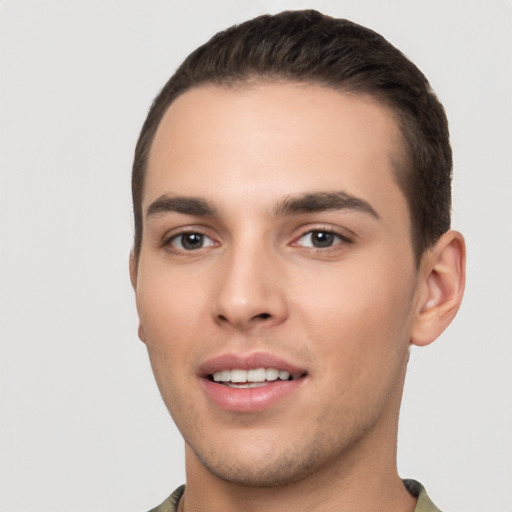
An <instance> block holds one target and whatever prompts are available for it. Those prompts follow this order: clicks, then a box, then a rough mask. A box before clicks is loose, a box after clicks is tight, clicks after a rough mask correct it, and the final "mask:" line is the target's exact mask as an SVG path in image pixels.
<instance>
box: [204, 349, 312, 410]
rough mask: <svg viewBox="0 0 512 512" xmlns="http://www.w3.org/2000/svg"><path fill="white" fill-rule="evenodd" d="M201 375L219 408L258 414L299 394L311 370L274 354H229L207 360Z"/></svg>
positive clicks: (213, 402)
mask: <svg viewBox="0 0 512 512" xmlns="http://www.w3.org/2000/svg"><path fill="white" fill-rule="evenodd" d="M198 377H199V382H200V383H201V387H202V388H203V390H204V392H205V396H206V397H207V399H208V401H209V402H210V403H211V405H212V406H214V407H215V408H220V409H223V410H224V411H231V412H236V413H256V412H259V411H263V410H266V409H269V408H272V407H273V406H275V405H277V404H278V403H283V401H288V400H290V399H291V397H292V396H296V393H298V392H299V390H300V389H302V388H303V386H304V385H307V384H306V383H307V381H308V380H309V379H308V377H309V372H308V371H307V370H306V368H305V367H302V368H301V367H300V366H296V365H294V364H292V363H291V362H289V361H287V360H285V359H282V358H280V357H276V356H274V355H273V354H270V353H262V352H256V353H251V354H236V353H226V354H222V355H219V356H217V357H214V358H212V359H209V360H207V361H205V362H204V363H203V364H202V365H201V366H200V368H199V371H198Z"/></svg>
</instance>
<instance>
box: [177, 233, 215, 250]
mask: <svg viewBox="0 0 512 512" xmlns="http://www.w3.org/2000/svg"><path fill="white" fill-rule="evenodd" d="M168 244H169V245H171V246H172V247H173V248H175V249H178V250H181V251H195V250H197V249H203V248H204V247H212V246H214V245H215V242H214V241H213V240H212V239H211V238H210V237H209V236H206V235H203V234H202V233H194V232H190V233H181V234H180V235H176V236H173V237H172V238H171V239H170V240H169V242H168Z"/></svg>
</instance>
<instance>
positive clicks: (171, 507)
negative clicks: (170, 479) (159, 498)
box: [149, 485, 185, 512]
mask: <svg viewBox="0 0 512 512" xmlns="http://www.w3.org/2000/svg"><path fill="white" fill-rule="evenodd" d="M184 492H185V486H184V485H181V486H180V487H178V488H177V489H176V490H175V491H174V492H173V493H172V494H171V495H170V496H169V497H168V498H167V499H166V500H165V501H164V502H163V503H161V504H160V505H158V507H155V508H152V509H151V510H150V511H149V512H177V510H178V503H179V502H180V499H181V497H182V496H183V493H184Z"/></svg>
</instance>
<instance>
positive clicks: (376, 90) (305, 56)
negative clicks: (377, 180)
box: [132, 11, 452, 262]
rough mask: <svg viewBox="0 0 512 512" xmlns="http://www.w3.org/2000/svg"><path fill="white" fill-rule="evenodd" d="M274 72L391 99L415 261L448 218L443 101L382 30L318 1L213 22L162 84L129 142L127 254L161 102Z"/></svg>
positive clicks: (139, 230)
mask: <svg viewBox="0 0 512 512" xmlns="http://www.w3.org/2000/svg"><path fill="white" fill-rule="evenodd" d="M272 80H287V81H290V82H298V83H304V84H318V85H322V86H326V87H330V88H332V89H334V90H337V91H344V92H350V93H354V94H364V95H369V96H371V97H373V98H374V99H375V100H376V101H378V102H380V103H382V104H383V105H386V106H387V107H388V108H389V109H390V111H391V113H392V114H393V116H394V117H395V119H396V122H397V124H398V126H399V128H400V133H401V144H402V148H403V151H402V152H401V154H400V155H397V160H396V162H395V178H396V180H397V183H398V184H399V186H400V188H401V189H402V192H403V193H404V195H405V198H406V200H407V204H408V207H409V214H410V218H411V243H412V245H413V248H414V252H415V257H416V261H417V262H418V261H419V258H420V257H421V255H422V253H423V252H424V251H425V250H426V249H428V248H429V247H431V246H432V244H433V243H435V241H436V240H438V238H439V237H440V236H441V235H442V234H443V233H444V232H446V231H447V230H448V229H449V227H450V210H451V172H452V153H451V147H450V143H449V132H448V122H447V119H446V115H445V112H444V109H443V106H442V105H441V103H440V102H439V101H438V99H437V98H436V96H435V94H434V92H433V91H432V89H431V87H430V85H429V82H428V80H427V79H426V77H425V76H424V75H423V73H422V72H421V71H420V70H419V69H418V68H417V67H416V66H415V65H414V64H413V63H412V62H410V61H409V60H408V59H407V58H406V57H405V56H404V55H403V54H402V53H401V52H400V51H399V50H398V49H396V48H395V47H394V46H392V45H391V44H390V43H389V42H388V41H386V40H385V39H384V38H383V37H382V36H381V35H379V34H377V33H376V32H374V31H372V30H370V29H368V28H365V27H362V26H360V25H357V24H355V23H353V22H351V21H348V20H344V19H334V18H331V17H329V16H325V15H323V14H320V13H318V12H316V11H288V12H283V13H280V14H277V15H274V16H271V15H265V16H260V17H258V18H255V19H253V20H250V21H247V22H245V23H242V24H240V25H236V26H233V27H231V28H229V29H227V30H225V31H223V32H220V33H218V34H216V35H215V36H214V37H212V39H211V40H210V41H208V42H207V43H205V44H204V45H202V46H200V47H199V48H198V49H197V50H196V51H194V52H193V53H192V54H190V55H189V57H188V58H187V59H186V60H185V61H184V62H183V64H182V65H181V66H180V67H179V68H178V70H177V71H176V72H175V74H174V75H173V76H172V77H171V78H170V80H169V81H168V82H167V84H166V85H165V86H164V88H163V89H162V91H161V92H160V94H159V95H158V96H157V97H156V99H155V100H154V102H153V105H152V106H151V109H150V111H149V113H148V116H147V118H146V121H145V123H144V125H143V127H142V130H141V133H140V136H139V140H138V143H137V147H136V150H135V158H134V164H133V174H132V196H133V209H134V217H135V240H134V255H135V257H137V255H138V254H139V251H140V245H141V241H142V236H143V225H142V210H141V202H142V196H143V193H144V177H145V174H146V171H147V164H148V156H149V152H150V149H151V146H152V142H153V139H154V136H155V133H156V131H157V128H158V126H159V124H160V121H161V120H162V118H163V116H164V114H165V112H166V111H167V109H168V108H169V106H170V105H171V104H172V103H173V102H174V101H175V100H176V98H178V97H179V96H180V95H181V94H183V93H184V92H185V91H188V90H190V89H192V88H194V87H198V86H202V85H205V84H212V85H217V86H222V87H228V88H229V87H237V86H240V85H243V84H250V83H255V82H264V81H272Z"/></svg>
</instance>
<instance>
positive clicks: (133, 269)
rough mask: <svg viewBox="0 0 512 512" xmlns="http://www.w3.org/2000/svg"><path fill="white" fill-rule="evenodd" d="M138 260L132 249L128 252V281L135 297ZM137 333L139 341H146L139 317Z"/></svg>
mask: <svg viewBox="0 0 512 512" xmlns="http://www.w3.org/2000/svg"><path fill="white" fill-rule="evenodd" d="M138 263H139V262H138V260H137V257H136V256H135V254H134V252H133V250H132V251H131V252H130V261H129V269H130V282H131V283H132V287H133V290H134V291H135V297H137V271H138ZM137 332H138V335H139V339H140V341H142V342H143V343H146V335H145V333H144V328H143V327H142V323H141V321H140V318H139V327H138V331H137Z"/></svg>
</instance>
